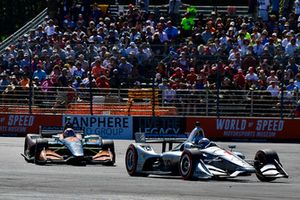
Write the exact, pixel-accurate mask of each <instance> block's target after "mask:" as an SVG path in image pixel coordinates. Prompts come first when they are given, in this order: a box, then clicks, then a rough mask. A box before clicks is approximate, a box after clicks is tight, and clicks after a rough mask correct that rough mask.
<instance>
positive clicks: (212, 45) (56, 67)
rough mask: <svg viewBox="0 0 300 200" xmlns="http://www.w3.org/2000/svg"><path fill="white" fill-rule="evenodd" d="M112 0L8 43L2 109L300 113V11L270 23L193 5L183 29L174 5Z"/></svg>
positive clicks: (0, 77)
mask: <svg viewBox="0 0 300 200" xmlns="http://www.w3.org/2000/svg"><path fill="white" fill-rule="evenodd" d="M110 2H111V1H109V2H106V1H98V2H96V4H95V3H91V4H90V5H89V9H87V10H88V11H87V12H81V10H84V9H82V8H83V7H82V6H84V4H82V3H80V1H78V2H77V4H74V5H73V7H72V6H71V7H69V8H68V9H67V10H64V11H61V10H60V11H61V12H62V13H60V15H59V16H56V17H55V18H51V17H49V12H50V11H49V10H48V9H45V10H43V11H42V12H41V13H40V14H39V15H38V16H36V17H35V18H34V19H33V20H31V21H30V22H28V23H27V24H26V25H25V26H24V27H22V28H21V29H19V30H18V31H17V32H16V33H14V34H13V35H11V36H10V37H8V38H7V39H6V40H5V41H3V42H2V43H1V45H0V54H1V57H0V66H1V72H0V83H1V85H0V86H1V88H0V89H1V92H2V94H1V106H0V111H1V112H2V113H12V112H16V113H27V112H29V113H54V114H56V113H65V114H74V113H80V114H89V113H92V114H112V115H156V116H163V115H185V116H186V115H191V116H195V115H196V116H197V115H201V116H216V115H218V116H258V117H268V116H275V117H294V112H293V110H294V109H295V108H296V107H297V105H298V103H297V102H298V100H299V97H298V96H299V92H298V89H299V87H300V73H299V71H298V70H299V69H300V68H299V64H300V63H299V61H300V59H299V52H300V51H299V48H300V35H299V27H300V23H299V20H298V15H297V14H295V13H294V12H291V13H290V14H288V15H287V16H276V15H273V14H272V13H271V12H270V13H269V18H270V20H268V21H263V20H262V18H260V17H259V16H253V15H249V13H248V7H247V6H246V5H245V2H244V1H241V2H242V3H240V4H235V5H232V2H231V1H226V2H227V3H224V4H222V5H221V4H217V3H216V1H203V2H202V1H201V4H197V2H199V1H193V5H191V3H190V1H188V2H186V1H183V3H185V4H189V5H185V6H182V7H181V8H180V12H179V17H180V21H179V23H178V24H177V25H176V26H174V24H175V20H174V19H173V18H170V15H169V14H168V1H160V4H158V3H157V4H156V2H155V3H154V2H153V4H152V3H151V5H150V6H149V10H148V11H147V12H146V11H145V10H143V7H141V6H140V5H135V2H133V1H126V2H125V1H115V3H113V4H110ZM121 2H122V3H123V4H121ZM124 2H125V3H124ZM224 2H225V1H224ZM194 3H195V4H194ZM191 6H192V7H191ZM189 9H190V10H193V12H194V13H192V12H189ZM270 10H271V7H270ZM231 11H232V12H231ZM186 13H188V15H187V14H186ZM190 15H191V16H190ZM186 19H187V20H191V21H192V27H191V28H190V29H185V27H184V24H183V23H184V20H186ZM169 20H170V22H169ZM180 22H183V23H182V24H180ZM172 23H173V24H172ZM171 31H173V32H171ZM174 31H175V35H172V34H174ZM298 68H299V69H298ZM137 97H138V98H137Z"/></svg>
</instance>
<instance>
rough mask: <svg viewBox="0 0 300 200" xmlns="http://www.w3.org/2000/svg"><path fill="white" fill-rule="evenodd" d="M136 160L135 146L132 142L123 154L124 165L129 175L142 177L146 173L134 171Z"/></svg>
mask: <svg viewBox="0 0 300 200" xmlns="http://www.w3.org/2000/svg"><path fill="white" fill-rule="evenodd" d="M137 161H138V153H137V150H136V148H135V146H134V145H133V144H131V145H129V147H128V148H127V151H126V155H125V165H126V170H127V173H128V174H129V175H130V176H143V177H147V176H148V174H144V173H138V172H136V169H137Z"/></svg>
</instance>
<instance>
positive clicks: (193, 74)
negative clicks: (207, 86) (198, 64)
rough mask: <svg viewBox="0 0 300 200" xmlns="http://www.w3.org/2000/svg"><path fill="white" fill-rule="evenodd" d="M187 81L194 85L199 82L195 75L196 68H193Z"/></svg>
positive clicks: (187, 76)
mask: <svg viewBox="0 0 300 200" xmlns="http://www.w3.org/2000/svg"><path fill="white" fill-rule="evenodd" d="M186 79H187V81H188V82H189V83H190V84H191V85H193V84H194V83H195V82H196V80H197V74H196V73H195V68H191V69H190V72H189V73H188V74H187V75H186Z"/></svg>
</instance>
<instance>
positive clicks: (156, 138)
mask: <svg viewBox="0 0 300 200" xmlns="http://www.w3.org/2000/svg"><path fill="white" fill-rule="evenodd" d="M176 136H177V137H175V136H174V135H171V136H170V135H167V134H159V135H150V134H146V133H140V132H137V133H135V142H136V143H161V144H162V152H165V151H166V148H167V144H168V145H169V148H168V149H169V151H170V150H171V149H172V148H173V144H174V143H175V144H176V143H177V144H178V143H183V142H185V141H186V139H187V135H186V134H181V135H176Z"/></svg>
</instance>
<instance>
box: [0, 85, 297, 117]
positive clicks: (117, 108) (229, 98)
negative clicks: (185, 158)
mask: <svg viewBox="0 0 300 200" xmlns="http://www.w3.org/2000/svg"><path fill="white" fill-rule="evenodd" d="M218 92H219V93H218ZM32 94H33V95H32V99H33V100H32V102H33V104H32V108H31V111H32V113H38V114H47V113H48V114H58V113H61V114H63V113H64V114H100V115H101V114H109V115H141V116H153V115H154V116H169V115H177V116H236V117H240V116H245V117H293V110H294V109H295V107H296V106H297V105H296V102H297V100H298V99H299V93H298V92H297V91H295V92H293V94H292V96H287V95H285V94H284V95H283V98H281V97H280V95H279V96H278V97H272V96H271V94H270V93H269V92H267V91H259V90H219V91H218V90H210V89H204V90H191V89H189V90H187V89H177V90H176V94H175V95H174V96H172V97H170V96H168V97H167V96H166V95H165V93H164V92H163V91H161V90H158V89H153V88H143V89H142V88H133V89H99V88H97V89H96V88H94V89H92V93H90V90H89V89H88V88H81V89H78V90H77V91H74V90H73V89H71V88H48V89H47V91H46V90H43V89H42V88H41V87H34V88H33V92H32ZM90 94H92V96H90ZM217 94H218V95H217ZM167 99H171V101H168V100H167ZM29 110H30V109H29V95H28V89H26V90H24V89H21V88H18V87H15V88H11V87H9V88H8V89H6V90H5V91H4V92H3V93H2V94H1V103H0V113H29ZM91 112H92V113H91Z"/></svg>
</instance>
